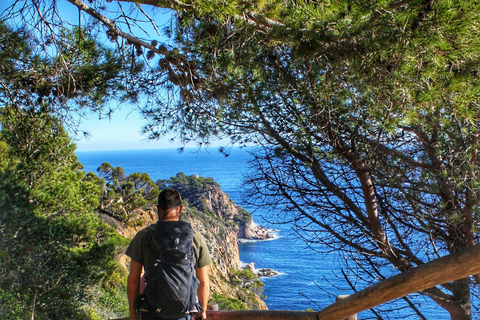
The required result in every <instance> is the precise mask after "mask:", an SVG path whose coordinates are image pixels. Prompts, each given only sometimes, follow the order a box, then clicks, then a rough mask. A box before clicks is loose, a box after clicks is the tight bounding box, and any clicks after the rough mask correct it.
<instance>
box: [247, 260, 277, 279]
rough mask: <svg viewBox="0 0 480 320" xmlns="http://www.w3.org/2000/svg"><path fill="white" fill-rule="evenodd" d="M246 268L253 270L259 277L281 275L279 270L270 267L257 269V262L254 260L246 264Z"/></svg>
mask: <svg viewBox="0 0 480 320" xmlns="http://www.w3.org/2000/svg"><path fill="white" fill-rule="evenodd" d="M245 269H246V270H250V271H252V272H253V273H254V274H255V275H256V276H257V277H259V278H269V277H275V276H278V275H279V273H278V272H277V271H275V270H272V269H270V268H262V269H256V268H255V263H253V262H250V263H249V264H247V265H246V266H245Z"/></svg>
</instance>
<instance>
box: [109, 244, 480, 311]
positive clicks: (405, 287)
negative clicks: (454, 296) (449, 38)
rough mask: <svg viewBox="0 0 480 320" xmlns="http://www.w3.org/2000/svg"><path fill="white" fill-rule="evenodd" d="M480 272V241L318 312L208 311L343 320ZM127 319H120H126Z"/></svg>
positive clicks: (345, 298)
mask: <svg viewBox="0 0 480 320" xmlns="http://www.w3.org/2000/svg"><path fill="white" fill-rule="evenodd" d="M476 274H480V244H477V245H474V246H471V247H469V248H467V249H465V250H462V251H460V252H457V253H454V254H451V255H448V256H445V257H442V258H439V259H436V260H434V261H431V262H428V263H425V264H423V265H420V266H418V267H416V268H413V269H411V270H408V271H406V272H403V273H400V274H397V275H395V276H393V277H391V278H388V279H386V280H384V281H381V282H379V283H377V284H375V285H373V286H370V287H368V288H366V289H364V290H362V291H359V292H356V293H354V294H352V295H350V296H347V297H344V299H340V300H338V301H337V302H335V303H334V304H332V305H330V306H328V307H326V308H324V309H322V310H321V311H319V312H306V311H275V310H266V311H258V310H252V311H208V312H207V317H208V320H342V319H348V320H353V319H356V314H358V313H360V312H361V311H365V310H368V309H371V308H373V307H375V306H378V305H381V304H383V303H385V302H388V301H391V300H394V299H398V298H401V297H404V296H406V295H408V294H411V293H414V292H419V291H422V290H425V289H428V288H431V287H434V286H436V285H439V284H442V283H447V282H451V281H455V280H458V279H462V278H466V277H468V276H470V275H476ZM124 319H128V318H121V319H118V320H124Z"/></svg>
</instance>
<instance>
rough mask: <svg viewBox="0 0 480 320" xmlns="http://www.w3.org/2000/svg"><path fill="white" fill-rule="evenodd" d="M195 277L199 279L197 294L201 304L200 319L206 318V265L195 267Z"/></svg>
mask: <svg viewBox="0 0 480 320" xmlns="http://www.w3.org/2000/svg"><path fill="white" fill-rule="evenodd" d="M196 275H197V279H198V281H200V284H199V286H198V290H197V295H198V300H199V301H200V305H201V306H202V319H207V304H208V298H209V297H210V280H209V278H208V265H207V266H205V267H201V268H197V272H196Z"/></svg>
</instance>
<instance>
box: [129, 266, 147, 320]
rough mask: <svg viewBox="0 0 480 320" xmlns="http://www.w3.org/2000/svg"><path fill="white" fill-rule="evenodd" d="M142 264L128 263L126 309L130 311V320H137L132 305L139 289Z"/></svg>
mask: <svg viewBox="0 0 480 320" xmlns="http://www.w3.org/2000/svg"><path fill="white" fill-rule="evenodd" d="M142 267H143V266H142V264H141V263H139V262H136V261H133V260H132V261H131V262H130V273H129V274H128V280H127V296H128V308H129V310H130V320H137V319H138V315H137V314H136V312H135V308H134V307H133V303H134V301H135V299H137V297H138V290H139V288H140V275H141V274H142Z"/></svg>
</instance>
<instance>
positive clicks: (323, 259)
mask: <svg viewBox="0 0 480 320" xmlns="http://www.w3.org/2000/svg"><path fill="white" fill-rule="evenodd" d="M248 150H249V149H248V148H243V149H241V148H233V149H231V151H230V155H229V156H228V157H225V156H224V155H222V154H220V153H219V152H218V150H217V149H214V148H211V149H208V150H207V151H205V150H202V151H201V152H198V150H197V149H186V150H185V151H184V152H183V153H179V152H178V151H177V149H156V150H122V151H82V152H79V151H78V152H76V155H77V156H78V159H79V161H80V162H81V163H82V164H83V166H84V168H85V171H87V172H89V171H92V172H94V173H96V169H97V168H98V167H99V166H100V164H101V163H103V162H108V163H110V164H111V165H112V166H114V167H117V166H120V167H122V168H123V169H124V170H125V173H126V174H131V173H134V172H146V173H148V174H149V176H150V178H152V179H153V180H154V181H157V180H158V179H168V178H170V177H173V176H175V175H176V174H177V173H179V172H183V173H184V174H186V175H198V176H201V177H212V178H214V179H215V181H217V182H218V183H219V184H220V186H221V187H222V190H223V191H224V192H226V193H228V194H229V195H230V198H231V199H232V200H233V201H235V202H236V203H237V204H239V205H241V206H244V207H245V208H246V209H247V210H249V211H252V212H253V217H254V221H255V222H256V223H257V224H259V225H264V226H266V227H268V228H272V229H275V230H276V231H275V235H276V237H275V239H274V240H268V241H257V242H247V243H243V244H240V246H239V250H240V259H241V260H242V262H243V263H244V264H246V263H250V262H254V263H255V267H256V268H271V269H273V270H276V271H278V272H279V273H280V275H278V276H276V277H272V278H264V279H261V280H262V281H263V282H264V283H265V292H264V294H265V295H266V298H265V302H266V304H267V306H268V308H269V309H270V310H305V309H307V308H311V309H314V310H320V309H322V308H325V307H327V306H328V305H330V304H332V303H333V302H334V300H335V297H336V296H337V295H341V294H351V293H353V292H351V290H349V289H348V288H349V286H348V284H347V283H345V280H343V278H341V271H340V269H341V267H342V263H341V260H340V258H339V256H337V255H336V254H335V253H330V254H328V255H325V254H320V253H315V252H313V251H312V250H311V249H309V248H307V246H306V245H305V243H304V242H303V241H302V240H300V239H297V238H296V236H295V233H294V232H293V230H292V229H291V226H290V225H288V224H275V225H270V224H269V223H268V222H267V221H268V220H269V219H268V218H269V212H268V211H260V210H254V208H251V207H248V206H246V205H245V202H244V192H243V191H244V188H243V187H242V185H243V177H244V174H246V173H247V170H248V167H247V161H248V160H249V159H250V158H251V156H250V154H249V153H248ZM270 216H274V215H270ZM422 302H423V303H422V306H421V307H420V310H421V311H422V313H423V314H424V315H425V316H426V318H427V319H435V320H444V319H445V320H446V319H450V317H449V315H448V313H447V312H446V311H444V310H443V309H441V308H438V307H437V306H436V305H435V304H434V303H433V302H430V301H429V300H422ZM411 314H412V312H411V311H409V310H408V311H405V310H399V311H398V312H392V313H390V314H389V315H388V317H385V319H398V318H402V319H419V317H418V316H414V315H411ZM358 318H359V319H377V317H376V316H375V315H374V314H373V313H372V312H370V311H365V312H362V313H360V314H359V315H358Z"/></svg>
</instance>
